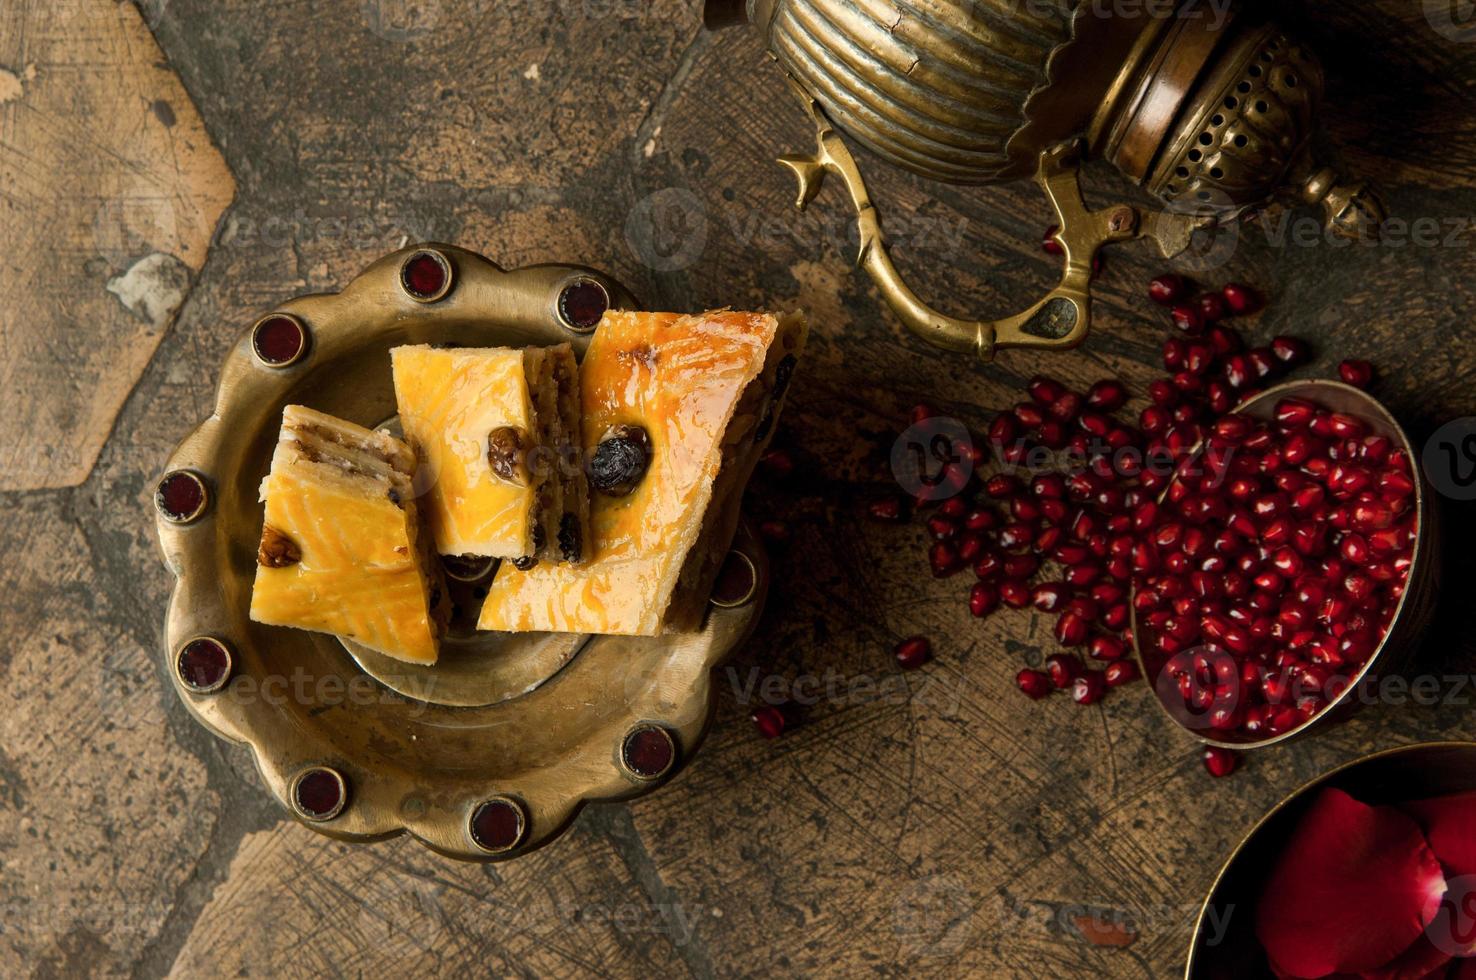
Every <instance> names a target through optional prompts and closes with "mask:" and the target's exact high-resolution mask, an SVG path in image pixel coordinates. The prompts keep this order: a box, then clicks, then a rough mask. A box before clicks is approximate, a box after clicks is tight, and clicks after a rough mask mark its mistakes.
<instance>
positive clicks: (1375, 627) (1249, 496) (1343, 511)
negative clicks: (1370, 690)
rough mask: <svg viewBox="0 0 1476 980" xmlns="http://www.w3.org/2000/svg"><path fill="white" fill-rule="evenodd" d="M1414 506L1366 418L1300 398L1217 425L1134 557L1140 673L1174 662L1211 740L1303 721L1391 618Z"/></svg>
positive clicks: (1344, 679)
mask: <svg viewBox="0 0 1476 980" xmlns="http://www.w3.org/2000/svg"><path fill="white" fill-rule="evenodd" d="M1414 504H1415V483H1414V472H1413V469H1412V468H1411V462H1410V460H1409V458H1408V455H1407V454H1406V453H1405V452H1404V451H1403V450H1402V449H1396V448H1394V445H1393V444H1392V443H1391V442H1390V440H1389V439H1387V438H1385V437H1383V436H1380V435H1374V434H1372V433H1371V431H1370V429H1369V426H1368V424H1367V423H1366V422H1365V421H1364V420H1362V419H1359V418H1356V417H1354V416H1351V415H1344V414H1340V413H1337V412H1330V411H1327V410H1326V409H1324V408H1322V407H1320V406H1318V405H1315V404H1313V403H1312V402H1309V401H1304V400H1301V399H1297V398H1284V399H1282V400H1281V401H1279V402H1278V403H1277V405H1276V411H1275V420H1274V421H1273V422H1270V423H1266V422H1261V421H1257V420H1254V419H1251V418H1249V417H1247V416H1244V415H1229V416H1226V417H1224V418H1222V419H1220V420H1219V421H1218V422H1216V423H1215V424H1214V425H1213V426H1211V427H1210V432H1209V435H1208V438H1207V440H1206V442H1205V453H1204V455H1203V458H1202V461H1201V462H1196V463H1195V464H1194V465H1191V466H1186V467H1183V468H1182V471H1181V473H1180V475H1179V476H1178V478H1177V479H1175V481H1174V483H1173V485H1172V486H1171V487H1170V488H1169V492H1168V496H1167V498H1166V499H1165V501H1164V506H1163V507H1161V508H1159V509H1158V513H1157V519H1156V521H1155V522H1154V524H1153V526H1152V529H1151V532H1150V533H1149V535H1148V537H1147V539H1146V540H1145V541H1143V542H1142V545H1141V551H1140V552H1139V553H1138V554H1136V555H1135V556H1134V561H1135V563H1136V565H1137V571H1138V572H1139V573H1140V577H1139V580H1138V584H1137V593H1136V596H1135V598H1134V602H1135V604H1136V608H1137V612H1138V621H1139V622H1140V623H1141V624H1142V625H1143V632H1144V640H1145V642H1146V643H1147V644H1149V649H1148V650H1145V651H1144V655H1145V661H1147V662H1150V663H1151V662H1154V661H1155V660H1158V659H1160V657H1162V658H1167V659H1166V661H1165V669H1166V671H1167V672H1168V674H1169V676H1170V677H1172V678H1173V679H1174V680H1175V681H1176V682H1177V683H1178V687H1179V693H1180V695H1181V696H1182V697H1183V699H1184V707H1185V709H1186V711H1187V712H1188V713H1189V714H1191V715H1192V716H1195V717H1200V716H1203V717H1206V718H1207V722H1208V725H1209V728H1210V729H1211V730H1212V731H1213V733H1215V734H1217V735H1224V734H1230V733H1234V734H1237V735H1241V736H1249V737H1250V738H1252V739H1257V738H1266V737H1271V736H1276V735H1280V734H1283V733H1285V732H1288V731H1290V730H1291V729H1293V728H1295V727H1297V726H1298V725H1300V724H1302V723H1303V722H1305V721H1307V720H1309V719H1311V718H1312V717H1313V716H1314V715H1316V714H1317V713H1318V712H1320V711H1322V709H1323V708H1325V707H1327V705H1328V702H1329V701H1330V700H1333V699H1335V698H1336V697H1337V696H1338V695H1339V694H1341V693H1342V691H1343V690H1346V688H1347V683H1348V679H1349V677H1350V676H1352V675H1354V674H1356V673H1357V672H1358V670H1359V669H1360V668H1362V666H1363V665H1364V664H1365V663H1366V662H1367V661H1368V658H1369V657H1370V656H1371V655H1372V654H1373V652H1374V650H1375V649H1376V648H1377V647H1378V645H1379V641H1380V640H1381V639H1382V638H1383V636H1384V633H1385V632H1386V631H1387V630H1388V628H1389V624H1390V623H1391V621H1392V620H1393V617H1394V612H1395V609H1396V607H1397V606H1398V604H1399V600H1400V598H1401V597H1402V596H1403V594H1404V587H1405V581H1406V579H1407V578H1408V575H1409V567H1410V561H1411V557H1412V551H1413V546H1414V540H1415V534H1416V527H1415V513H1416V512H1415V506H1414ZM1154 654H1157V655H1159V656H1154Z"/></svg>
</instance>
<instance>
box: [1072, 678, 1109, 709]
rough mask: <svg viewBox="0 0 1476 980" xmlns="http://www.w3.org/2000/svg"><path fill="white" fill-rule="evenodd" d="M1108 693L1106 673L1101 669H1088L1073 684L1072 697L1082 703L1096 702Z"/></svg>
mask: <svg viewBox="0 0 1476 980" xmlns="http://www.w3.org/2000/svg"><path fill="white" fill-rule="evenodd" d="M1106 693H1107V679H1106V675H1105V674H1103V672H1102V671H1100V670H1089V671H1087V672H1086V673H1084V674H1082V675H1081V676H1080V677H1078V678H1077V679H1076V680H1075V681H1074V682H1073V683H1072V685H1071V699H1072V700H1073V701H1075V702H1076V703H1077V704H1080V705H1091V704H1096V703H1097V702H1098V701H1100V700H1102V696H1103V695H1105V694H1106Z"/></svg>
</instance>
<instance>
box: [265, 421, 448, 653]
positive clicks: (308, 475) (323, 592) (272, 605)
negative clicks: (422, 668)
mask: <svg viewBox="0 0 1476 980" xmlns="http://www.w3.org/2000/svg"><path fill="white" fill-rule="evenodd" d="M415 471H416V461H415V456H414V454H413V453H411V451H410V449H409V447H407V446H406V445H405V444H404V443H402V442H401V441H400V440H398V439H396V438H394V437H393V436H391V435H389V434H388V433H384V432H374V431H371V430H369V429H366V428H364V427H362V426H359V425H354V424H353V423H351V422H345V421H343V420H342V419H337V418H334V417H333V416H331V415H325V414H323V413H322V412H316V411H313V410H312V409H309V408H304V407H302V406H300V405H289V406H287V408H286V410H285V411H284V412H283V413H282V429H281V433H280V435H279V437H278V440H277V446H276V450H275V451H274V453H273V454H272V466H271V471H270V472H269V473H268V474H267V477H266V479H265V480H264V481H263V482H262V485H261V499H262V501H263V503H264V504H265V506H266V518H265V522H264V525H263V527H262V532H261V543H260V546H259V548H258V552H257V568H256V582H255V585H254V587H253V589H252V593H251V618H252V619H253V620H255V621H256V622H258V623H265V624H268V625H271V626H292V627H296V628H298V629H305V630H314V631H317V632H322V633H333V634H336V635H338V636H341V637H343V638H345V639H350V640H354V641H355V642H358V643H360V644H362V645H364V646H366V647H368V648H370V649H371V650H376V651H378V652H379V653H382V654H385V655H386V656H390V657H395V658H397V659H399V660H405V661H409V662H411V663H418V664H431V663H435V662H436V658H437V654H438V650H439V642H440V636H441V633H442V632H443V631H444V629H445V624H446V621H447V618H448V616H449V613H450V602H449V599H448V597H447V593H446V590H445V588H444V583H443V581H442V579H441V571H440V563H439V562H438V561H437V560H436V558H435V555H434V551H433V549H432V547H431V544H430V539H429V536H428V535H426V534H425V533H424V531H423V530H422V528H421V526H420V515H419V513H418V510H417V508H416V503H415V491H414V480H415Z"/></svg>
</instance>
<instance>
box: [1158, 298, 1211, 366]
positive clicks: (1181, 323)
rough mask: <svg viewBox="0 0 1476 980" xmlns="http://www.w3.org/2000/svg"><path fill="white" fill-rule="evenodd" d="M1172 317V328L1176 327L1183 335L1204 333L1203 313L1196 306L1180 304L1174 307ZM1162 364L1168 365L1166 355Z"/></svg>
mask: <svg viewBox="0 0 1476 980" xmlns="http://www.w3.org/2000/svg"><path fill="white" fill-rule="evenodd" d="M1172 315H1173V318H1174V326H1176V327H1178V328H1179V329H1180V330H1182V331H1184V332H1185V333H1187V334H1191V335H1193V334H1199V333H1203V332H1204V313H1203V312H1202V311H1201V310H1200V309H1199V307H1198V306H1191V305H1189V304H1188V303H1180V304H1179V305H1178V306H1175V307H1174V309H1173V314H1172ZM1164 363H1165V364H1166V365H1167V364H1168V358H1167V355H1166V354H1165V357H1164Z"/></svg>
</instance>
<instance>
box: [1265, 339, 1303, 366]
mask: <svg viewBox="0 0 1476 980" xmlns="http://www.w3.org/2000/svg"><path fill="white" fill-rule="evenodd" d="M1271 353H1272V354H1273V355H1275V357H1276V359H1277V360H1278V361H1280V362H1281V363H1282V364H1285V365H1286V366H1287V367H1296V366H1297V365H1298V364H1305V363H1307V362H1308V361H1310V360H1311V359H1312V349H1311V348H1310V347H1308V346H1307V342H1306V341H1305V340H1302V339H1301V338H1299V337H1277V338H1275V339H1274V340H1272V341H1271Z"/></svg>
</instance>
